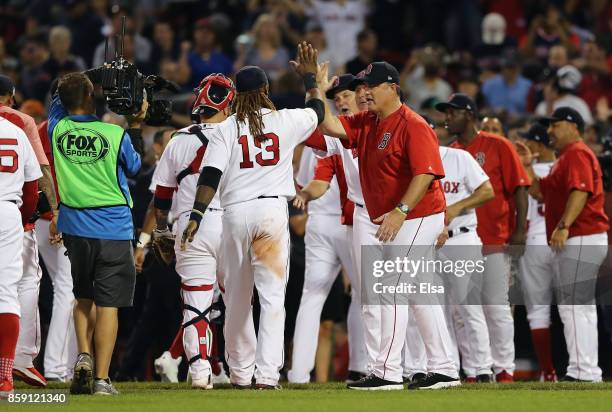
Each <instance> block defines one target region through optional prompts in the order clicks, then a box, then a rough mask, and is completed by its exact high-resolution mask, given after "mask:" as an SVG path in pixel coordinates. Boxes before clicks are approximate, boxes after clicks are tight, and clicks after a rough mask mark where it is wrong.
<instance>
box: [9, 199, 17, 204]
mask: <svg viewBox="0 0 612 412" xmlns="http://www.w3.org/2000/svg"><path fill="white" fill-rule="evenodd" d="M7 202H11V203H15V204H17V201H16V200H7Z"/></svg>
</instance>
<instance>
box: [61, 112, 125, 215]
mask: <svg viewBox="0 0 612 412" xmlns="http://www.w3.org/2000/svg"><path fill="white" fill-rule="evenodd" d="M124 134H125V131H124V130H123V129H122V128H121V127H119V126H116V125H113V124H108V123H103V122H101V121H98V120H93V121H85V122H81V121H74V120H71V119H70V118H69V117H65V118H63V119H62V120H60V121H59V122H58V123H57V126H55V128H54V129H53V136H52V145H53V160H54V163H55V175H56V177H57V186H58V190H59V195H60V199H61V203H62V204H64V205H66V206H68V207H71V208H75V209H88V208H98V207H109V206H129V207H132V199H131V197H130V195H129V193H128V194H127V196H126V195H125V194H124V193H123V192H122V190H121V187H120V186H119V176H118V175H117V173H118V171H119V165H118V164H117V162H118V160H119V152H120V150H121V142H122V140H123V137H124Z"/></svg>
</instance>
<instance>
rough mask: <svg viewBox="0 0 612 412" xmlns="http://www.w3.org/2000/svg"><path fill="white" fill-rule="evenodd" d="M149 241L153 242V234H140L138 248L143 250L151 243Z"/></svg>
mask: <svg viewBox="0 0 612 412" xmlns="http://www.w3.org/2000/svg"><path fill="white" fill-rule="evenodd" d="M149 241H151V234H150V233H145V232H142V233H140V236H138V244H137V245H136V247H138V248H141V249H142V248H144V247H145V245H146V244H147V243H149Z"/></svg>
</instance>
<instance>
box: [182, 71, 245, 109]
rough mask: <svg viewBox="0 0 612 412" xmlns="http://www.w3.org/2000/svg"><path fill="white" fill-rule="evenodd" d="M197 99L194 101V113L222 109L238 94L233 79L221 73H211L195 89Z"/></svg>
mask: <svg viewBox="0 0 612 412" xmlns="http://www.w3.org/2000/svg"><path fill="white" fill-rule="evenodd" d="M194 93H195V94H196V99H195V101H194V103H193V109H192V111H191V113H192V115H196V116H197V115H200V114H204V113H205V111H206V110H207V111H209V112H211V113H214V112H217V111H221V110H223V109H225V108H226V107H227V106H229V105H230V104H231V102H232V100H234V96H235V95H236V88H235V87H234V82H233V81H232V79H230V78H228V77H226V76H224V75H222V74H220V73H215V74H210V75H208V76H206V77H205V78H204V79H202V81H201V82H200V85H199V86H198V87H197V88H195V89H194Z"/></svg>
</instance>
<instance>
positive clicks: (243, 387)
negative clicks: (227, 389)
mask: <svg viewBox="0 0 612 412" xmlns="http://www.w3.org/2000/svg"><path fill="white" fill-rule="evenodd" d="M232 388H234V389H239V390H244V389H253V386H252V385H238V384H237V383H232Z"/></svg>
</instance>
